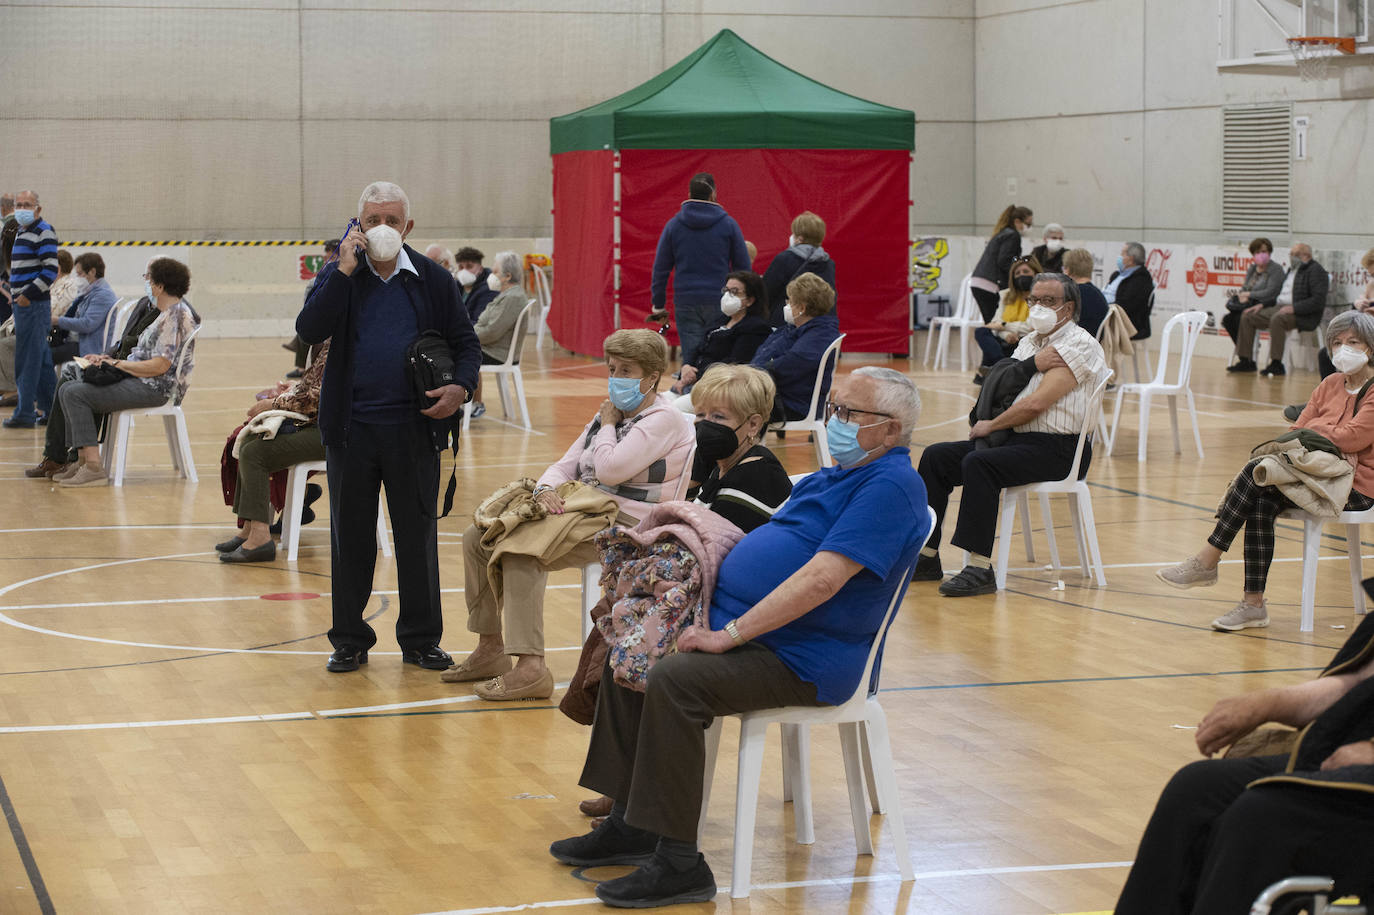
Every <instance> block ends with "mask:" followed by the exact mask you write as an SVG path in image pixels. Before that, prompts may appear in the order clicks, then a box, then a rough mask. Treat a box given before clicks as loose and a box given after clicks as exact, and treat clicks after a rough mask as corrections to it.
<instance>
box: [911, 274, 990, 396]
mask: <svg viewBox="0 0 1374 915" xmlns="http://www.w3.org/2000/svg"><path fill="white" fill-rule="evenodd" d="M986 323H987V322H986V321H984V320H983V314H982V312H980V311H979V310H978V303H977V301H976V300H975V299H974V298H973V274H971V273H970V274H968V275H966V276H965V277H964V278H963V279H962V280H960V281H959V296H958V298H957V299H956V300H955V305H954V314H952V315H936V316H935V317H932V318H931V319H930V326H929V328H928V329H927V330H926V352H925V358H923V359H922V360H921V364H922V365H927V364H929V362H930V344H931V342H932V341H933V340H934V339H935V337H936V335H937V332H938V335H939V338H940V340H939V343H938V344H937V345H936V347H935V368H936V369H942V368H944V367H945V361H946V360H947V359H948V357H949V331H950V328H957V329H958V331H959V371H961V372H966V371H968V354H969V349H970V347H972V345H973V331H974V328H977V327H982V326H983V325H984V324H986Z"/></svg>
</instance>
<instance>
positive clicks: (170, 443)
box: [162, 413, 186, 477]
mask: <svg viewBox="0 0 1374 915" xmlns="http://www.w3.org/2000/svg"><path fill="white" fill-rule="evenodd" d="M162 437H163V438H165V439H167V454H168V456H169V457H171V459H172V469H173V470H174V471H176V474H177V476H179V477H184V476H186V468H184V467H182V466H181V443H180V442H179V441H177V422H176V416H175V415H174V414H171V413H164V414H163V415H162Z"/></svg>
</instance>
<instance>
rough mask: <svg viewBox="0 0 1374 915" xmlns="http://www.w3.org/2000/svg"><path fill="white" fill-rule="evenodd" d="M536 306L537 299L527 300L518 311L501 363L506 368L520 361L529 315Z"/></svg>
mask: <svg viewBox="0 0 1374 915" xmlns="http://www.w3.org/2000/svg"><path fill="white" fill-rule="evenodd" d="M538 304H539V300H538V299H530V300H528V301H527V302H525V307H524V308H522V309H520V314H518V315H516V316H515V327H513V328H511V335H510V349H508V350H507V351H506V361H505V362H503V363H501V364H502V365H504V366H505V367H506V368H510V367H511V366H513V365H515V364H517V363H518V362H519V361H520V350H521V349H523V348H524V346H525V334H526V332H527V331H528V330H529V323H530V314H531V312H533V311H534V308H535V306H536V305H538Z"/></svg>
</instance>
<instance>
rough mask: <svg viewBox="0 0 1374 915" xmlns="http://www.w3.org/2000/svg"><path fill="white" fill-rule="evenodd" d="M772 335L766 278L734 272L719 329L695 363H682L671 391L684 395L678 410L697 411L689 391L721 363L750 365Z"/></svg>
mask: <svg viewBox="0 0 1374 915" xmlns="http://www.w3.org/2000/svg"><path fill="white" fill-rule="evenodd" d="M772 332H773V328H772V326H770V325H769V323H768V293H767V292H765V291H764V287H763V278H762V277H761V276H759V275H758V274H757V273H754V272H753V271H752V270H736V271H735V272H734V273H731V274H730V275H729V276H728V277H726V278H725V287H724V288H723V289H721V291H720V318H718V319H717V323H716V326H715V327H713V328H712V329H711V330H709V331H707V332H706V340H705V342H704V343H702V345H701V346H700V348H698V349H697V352H696V356H695V357H693V359H692V361H690V362H683V363H682V369H681V371H680V372H679V373H678V380H677V382H676V383H675V384H674V385H673V386H672V389H671V390H670V393H671V394H674V395H682V396H678V398H677V400H676V401H675V403H676V404H677V407H678V409H680V410H682V412H684V413H691V412H693V408H692V398H691V397H690V396H687V395H688V392H690V391H691V390H692V386H693V385H694V384H696V381H697V379H698V378H700V377H701V376H702V375H704V374H706V370H707V369H708V368H710V367H711V366H713V365H716V364H717V363H725V364H729V365H748V364H749V362H750V360H752V359H753V358H754V354H755V353H757V352H758V349H759V346H760V345H761V344H762V343H763V341H764V340H766V339H768V335H769V334H771V333H772ZM764 418H765V419H767V417H766V416H765V417H764Z"/></svg>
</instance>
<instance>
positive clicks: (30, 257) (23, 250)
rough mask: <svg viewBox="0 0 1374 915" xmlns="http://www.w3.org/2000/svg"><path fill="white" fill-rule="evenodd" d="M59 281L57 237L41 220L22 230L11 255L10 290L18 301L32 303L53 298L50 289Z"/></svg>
mask: <svg viewBox="0 0 1374 915" xmlns="http://www.w3.org/2000/svg"><path fill="white" fill-rule="evenodd" d="M55 279H57V233H56V232H54V231H53V228H52V226H50V225H48V224H47V223H46V222H44V221H43V220H41V219H39V220H37V221H35V222H34V223H33V224H32V225H30V226H29V227H28V228H27V229H20V230H19V234H18V235H17V236H16V237H15V239H14V251H13V252H11V254H10V289H12V290H13V292H14V297H15V298H16V299H17V298H19V296H21V295H22V296H24V297H26V298H27V299H28V300H29V301H30V302H41V301H45V300H46V299H48V298H50V296H49V294H48V288H49V287H50V286H52V283H53V280H55Z"/></svg>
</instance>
